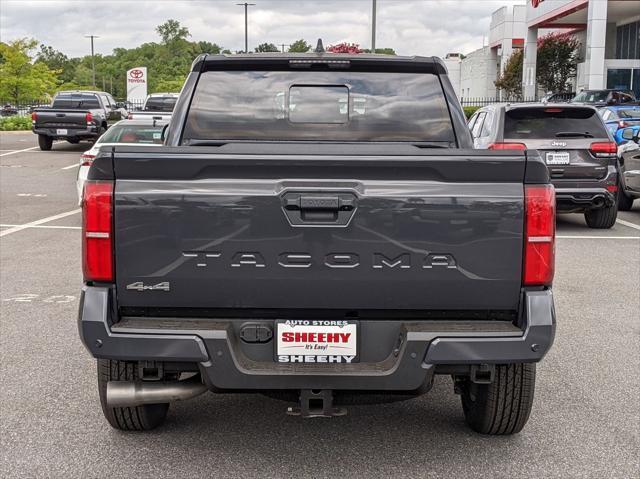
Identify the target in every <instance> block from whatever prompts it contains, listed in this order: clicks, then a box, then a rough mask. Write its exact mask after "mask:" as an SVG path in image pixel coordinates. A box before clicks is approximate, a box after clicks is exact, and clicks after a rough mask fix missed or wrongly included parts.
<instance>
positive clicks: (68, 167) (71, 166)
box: [60, 163, 80, 170]
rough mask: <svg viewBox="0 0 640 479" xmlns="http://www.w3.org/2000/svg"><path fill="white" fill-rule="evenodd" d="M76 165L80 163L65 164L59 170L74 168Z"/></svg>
mask: <svg viewBox="0 0 640 479" xmlns="http://www.w3.org/2000/svg"><path fill="white" fill-rule="evenodd" d="M78 166H80V164H79V163H74V164H73V165H69V166H65V167H63V168H60V169H61V170H70V169H71V168H76V167H78Z"/></svg>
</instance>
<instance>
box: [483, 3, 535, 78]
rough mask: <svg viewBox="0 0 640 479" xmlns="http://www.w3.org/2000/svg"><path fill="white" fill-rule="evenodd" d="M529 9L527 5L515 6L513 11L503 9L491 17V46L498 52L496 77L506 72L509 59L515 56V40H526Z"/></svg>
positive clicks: (506, 8)
mask: <svg viewBox="0 0 640 479" xmlns="http://www.w3.org/2000/svg"><path fill="white" fill-rule="evenodd" d="M526 14H527V8H526V6H525V5H515V6H514V7H513V8H512V9H510V8H509V7H502V8H500V9H498V10H496V11H495V12H493V14H492V15H491V25H490V31H489V46H491V47H493V48H494V49H495V50H496V52H495V54H496V58H497V63H496V68H497V71H496V77H497V76H499V75H500V73H501V72H502V71H504V68H505V66H506V65H507V62H508V61H509V58H511V55H513V52H514V51H515V49H516V48H517V47H516V48H514V47H513V43H514V39H518V40H521V39H524V36H525V35H526V32H527V24H526Z"/></svg>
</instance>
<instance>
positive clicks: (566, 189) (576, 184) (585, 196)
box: [551, 165, 618, 213]
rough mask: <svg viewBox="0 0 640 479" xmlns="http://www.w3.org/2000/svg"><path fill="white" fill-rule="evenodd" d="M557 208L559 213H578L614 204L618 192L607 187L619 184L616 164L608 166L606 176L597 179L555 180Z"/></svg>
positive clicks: (553, 181)
mask: <svg viewBox="0 0 640 479" xmlns="http://www.w3.org/2000/svg"><path fill="white" fill-rule="evenodd" d="M551 182H552V183H553V186H554V187H555V190H556V208H557V211H558V212H559V213H578V212H584V211H587V210H594V209H599V208H604V207H609V206H613V205H614V204H615V202H616V200H617V198H616V194H615V193H613V192H611V191H609V190H607V187H617V186H618V171H617V169H616V167H615V166H614V165H609V166H608V167H607V174H606V175H605V177H604V178H601V179H597V180H588V179H585V180H557V179H556V180H554V179H553V178H552V180H551Z"/></svg>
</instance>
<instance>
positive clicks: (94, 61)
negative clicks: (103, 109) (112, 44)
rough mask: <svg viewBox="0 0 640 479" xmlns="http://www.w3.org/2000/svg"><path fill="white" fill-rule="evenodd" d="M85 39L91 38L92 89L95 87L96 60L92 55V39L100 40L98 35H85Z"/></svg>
mask: <svg viewBox="0 0 640 479" xmlns="http://www.w3.org/2000/svg"><path fill="white" fill-rule="evenodd" d="M84 37H85V38H91V70H92V72H93V88H95V87H96V59H95V56H94V54H93V39H94V38H100V37H99V36H98V35H85V36H84Z"/></svg>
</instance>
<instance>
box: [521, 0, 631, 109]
mask: <svg viewBox="0 0 640 479" xmlns="http://www.w3.org/2000/svg"><path fill="white" fill-rule="evenodd" d="M526 24H527V31H526V37H525V42H524V65H523V72H522V74H523V94H524V96H525V97H530V96H534V95H535V94H536V53H537V39H538V37H539V36H540V31H541V30H546V29H562V30H564V31H566V30H572V31H574V32H575V33H576V36H577V37H578V39H579V40H580V42H581V44H582V51H581V52H580V58H581V61H580V63H578V69H577V75H576V79H575V87H576V89H577V90H578V91H579V90H582V89H585V90H586V89H601V88H618V89H623V90H633V91H635V93H636V95H637V96H639V97H640V0H528V2H527V15H526Z"/></svg>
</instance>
